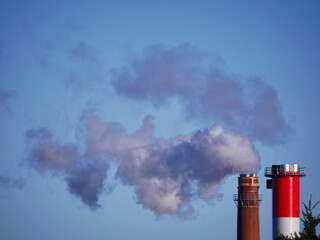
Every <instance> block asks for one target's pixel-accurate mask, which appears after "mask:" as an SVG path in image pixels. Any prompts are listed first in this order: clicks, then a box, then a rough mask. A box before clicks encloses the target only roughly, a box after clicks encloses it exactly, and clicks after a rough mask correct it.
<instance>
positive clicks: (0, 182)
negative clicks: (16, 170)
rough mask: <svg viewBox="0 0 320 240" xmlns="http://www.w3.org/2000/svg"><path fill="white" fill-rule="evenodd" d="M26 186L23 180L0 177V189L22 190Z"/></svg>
mask: <svg viewBox="0 0 320 240" xmlns="http://www.w3.org/2000/svg"><path fill="white" fill-rule="evenodd" d="M25 185H26V180H25V179H24V178H12V177H10V176H8V175H0V188H4V189H11V188H16V189H22V188H23V187H24V186H25Z"/></svg>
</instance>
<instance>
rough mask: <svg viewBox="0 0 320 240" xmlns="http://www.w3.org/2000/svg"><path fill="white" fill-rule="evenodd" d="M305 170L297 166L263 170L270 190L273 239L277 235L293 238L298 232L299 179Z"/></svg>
mask: <svg viewBox="0 0 320 240" xmlns="http://www.w3.org/2000/svg"><path fill="white" fill-rule="evenodd" d="M305 175H306V168H304V167H299V165H298V164H282V165H272V167H267V168H265V176H266V177H270V178H271V179H268V180H267V188H268V189H271V188H272V217H273V224H272V225H273V238H274V239H276V237H277V236H278V235H279V234H283V235H284V236H289V237H291V236H294V233H297V234H299V231H300V177H304V176H305Z"/></svg>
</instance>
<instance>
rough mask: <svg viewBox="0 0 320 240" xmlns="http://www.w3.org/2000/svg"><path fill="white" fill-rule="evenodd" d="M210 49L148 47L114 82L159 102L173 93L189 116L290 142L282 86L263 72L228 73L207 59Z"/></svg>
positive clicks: (264, 139)
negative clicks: (280, 95)
mask: <svg viewBox="0 0 320 240" xmlns="http://www.w3.org/2000/svg"><path fill="white" fill-rule="evenodd" d="M204 56H206V55H205V54H203V53H202V52H201V51H200V50H198V49H196V48H194V47H191V46H189V45H187V44H184V45H179V46H177V47H172V48H168V47H165V46H163V45H160V44H159V45H153V46H150V47H147V48H146V49H145V51H144V54H143V56H142V57H137V58H134V59H133V60H132V61H131V62H129V63H128V64H127V65H125V66H123V67H121V68H115V69H113V70H112V75H113V79H112V85H113V87H114V89H115V90H116V91H117V93H119V94H121V95H124V96H126V97H128V98H130V99H139V100H145V101H149V102H151V103H153V104H154V105H155V106H157V107H159V106H161V105H162V104H164V103H166V102H167V101H168V100H170V98H172V97H178V98H179V99H180V100H181V103H182V104H183V105H184V106H185V115H186V117H187V118H201V119H207V120H209V121H211V122H215V123H218V124H220V125H223V126H227V127H228V128H229V129H232V130H233V131H236V132H238V133H241V134H244V135H248V136H250V137H251V138H252V139H254V140H258V141H260V142H261V143H263V144H266V145H277V144H283V143H286V142H287V140H288V137H289V136H290V134H291V128H290V126H289V124H288V123H287V122H286V120H285V117H284V116H283V114H282V109H281V105H280V103H279V99H278V95H277V91H276V90H275V89H274V88H273V87H272V86H271V85H269V84H267V83H266V82H265V81H263V80H262V79H261V78H259V77H249V78H247V79H243V80H240V77H236V76H233V75H228V74H227V73H225V72H224V71H223V69H219V68H218V67H216V66H211V67H208V66H207V64H205V58H204Z"/></svg>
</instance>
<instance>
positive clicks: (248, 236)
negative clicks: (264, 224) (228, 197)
mask: <svg viewBox="0 0 320 240" xmlns="http://www.w3.org/2000/svg"><path fill="white" fill-rule="evenodd" d="M238 181H239V184H238V194H235V195H234V197H233V199H234V201H235V203H236V205H237V206H238V221H237V222H238V223H237V224H238V226H237V239H238V240H259V239H260V223H259V205H260V201H262V195H259V178H258V177H257V175H256V174H240V176H239V177H238Z"/></svg>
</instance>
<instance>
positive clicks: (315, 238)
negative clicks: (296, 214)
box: [277, 195, 320, 240]
mask: <svg viewBox="0 0 320 240" xmlns="http://www.w3.org/2000/svg"><path fill="white" fill-rule="evenodd" d="M318 204H319V201H317V202H316V203H315V204H312V195H311V196H310V199H309V202H308V205H307V204H305V203H303V206H304V210H303V211H302V215H303V217H302V218H301V221H302V222H303V230H302V232H300V234H299V235H298V234H297V233H295V234H294V236H284V235H283V234H280V235H279V236H278V237H277V240H288V239H290V240H320V235H317V226H318V225H320V213H319V214H318V215H316V216H314V215H313V211H314V209H315V208H316V206H317V205H318Z"/></svg>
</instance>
